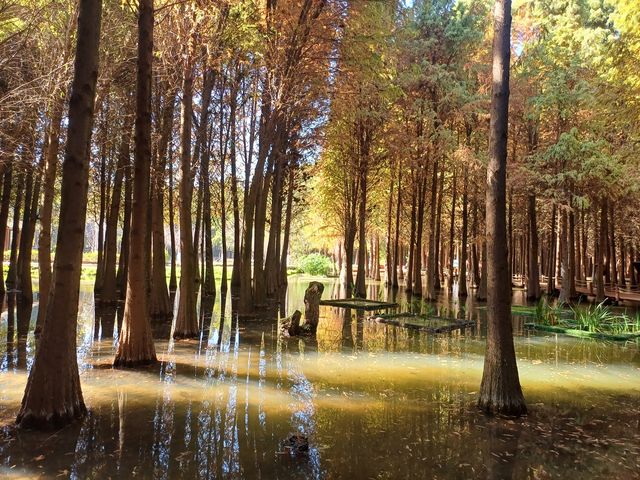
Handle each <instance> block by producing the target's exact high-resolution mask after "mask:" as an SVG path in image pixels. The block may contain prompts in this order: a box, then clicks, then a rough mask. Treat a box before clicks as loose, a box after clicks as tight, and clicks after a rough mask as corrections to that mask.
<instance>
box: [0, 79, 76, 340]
mask: <svg viewBox="0 0 640 480" xmlns="http://www.w3.org/2000/svg"><path fill="white" fill-rule="evenodd" d="M64 100H65V95H64V90H61V91H60V92H59V95H58V98H57V99H56V100H55V104H54V106H53V110H52V115H51V123H50V125H49V132H48V133H47V142H46V147H45V165H44V179H43V182H42V190H43V192H42V193H43V198H42V206H41V208H40V215H39V216H40V235H39V237H38V274H39V281H38V290H39V291H40V304H39V306H38V320H37V321H36V331H37V332H38V333H40V331H41V330H42V325H43V324H44V317H45V314H46V312H47V302H48V301H49V290H50V288H51V223H52V218H53V199H54V197H55V188H56V174H57V169H58V151H59V150H60V130H61V128H62V113H63V110H64ZM0 228H2V225H1V224H0Z"/></svg>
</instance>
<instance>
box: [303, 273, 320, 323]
mask: <svg viewBox="0 0 640 480" xmlns="http://www.w3.org/2000/svg"><path fill="white" fill-rule="evenodd" d="M322 292H324V285H323V284H321V283H320V282H310V283H309V286H308V287H307V290H306V291H305V292H304V319H305V323H304V328H305V330H307V331H308V332H309V333H316V330H317V329H318V321H319V319H320V299H321V298H322Z"/></svg>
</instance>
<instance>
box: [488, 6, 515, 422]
mask: <svg viewBox="0 0 640 480" xmlns="http://www.w3.org/2000/svg"><path fill="white" fill-rule="evenodd" d="M510 36H511V1H510V0H496V2H495V7H494V37H493V87H492V97H491V122H490V126H489V135H490V136H489V164H488V166H487V194H486V195H487V197H486V205H487V207H486V229H487V230H486V232H487V233H486V234H487V244H488V245H487V263H488V265H487V266H488V272H487V273H488V276H487V283H488V297H487V300H488V301H487V348H486V352H485V360H484V371H483V374H482V383H481V386H480V399H479V401H478V405H479V407H480V408H481V409H482V410H484V411H485V412H488V413H502V414H508V415H516V416H519V415H522V414H524V413H526V411H527V407H526V405H525V402H524V396H523V395H522V389H521V387H520V379H519V377H518V366H517V363H516V353H515V348H514V346H513V332H512V329H513V327H512V324H511V279H510V278H509V263H508V257H507V248H506V247H507V238H506V237H507V232H506V225H505V223H506V218H505V215H506V177H507V129H508V122H509V118H508V115H509V60H510Z"/></svg>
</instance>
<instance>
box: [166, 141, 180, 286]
mask: <svg viewBox="0 0 640 480" xmlns="http://www.w3.org/2000/svg"><path fill="white" fill-rule="evenodd" d="M168 161H169V237H170V247H171V272H170V274H169V293H170V294H171V295H173V294H174V293H175V292H176V289H177V288H178V279H177V274H176V222H175V209H174V198H175V197H174V192H173V149H172V148H171V143H169V155H168Z"/></svg>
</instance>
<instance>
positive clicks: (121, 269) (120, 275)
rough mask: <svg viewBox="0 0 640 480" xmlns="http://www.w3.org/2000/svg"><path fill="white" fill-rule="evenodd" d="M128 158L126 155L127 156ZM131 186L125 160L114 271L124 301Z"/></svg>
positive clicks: (129, 173)
mask: <svg viewBox="0 0 640 480" xmlns="http://www.w3.org/2000/svg"><path fill="white" fill-rule="evenodd" d="M127 159H128V156H127ZM132 195H133V186H132V180H131V165H130V164H129V162H128V161H127V165H126V167H125V169H124V214H123V222H122V240H121V241H120V258H119V259H118V272H117V273H116V283H117V288H118V292H119V296H120V300H121V301H123V302H124V300H125V297H126V295H127V288H126V283H127V278H128V273H127V272H128V270H129V244H130V233H131V202H132V198H131V197H132Z"/></svg>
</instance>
